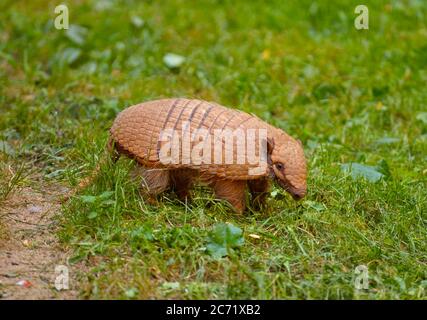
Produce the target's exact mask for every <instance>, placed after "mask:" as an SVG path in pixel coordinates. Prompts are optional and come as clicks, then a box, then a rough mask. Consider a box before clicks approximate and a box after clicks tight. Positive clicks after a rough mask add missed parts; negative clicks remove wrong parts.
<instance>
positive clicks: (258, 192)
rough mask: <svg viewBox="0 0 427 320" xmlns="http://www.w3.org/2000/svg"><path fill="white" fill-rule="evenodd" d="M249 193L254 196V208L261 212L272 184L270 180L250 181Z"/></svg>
mask: <svg viewBox="0 0 427 320" xmlns="http://www.w3.org/2000/svg"><path fill="white" fill-rule="evenodd" d="M248 187H249V192H250V194H251V196H252V203H253V207H254V208H255V209H256V210H259V209H260V208H261V207H263V206H264V205H265V202H266V198H267V195H268V189H269V187H270V183H269V181H268V179H264V178H263V179H256V180H249V181H248Z"/></svg>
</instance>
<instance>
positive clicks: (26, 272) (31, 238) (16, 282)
mask: <svg viewBox="0 0 427 320" xmlns="http://www.w3.org/2000/svg"><path fill="white" fill-rule="evenodd" d="M64 192H66V190H64V188H63V187H60V186H59V187H58V186H57V185H49V186H43V188H40V190H36V189H34V188H30V187H26V188H22V189H20V190H17V191H16V192H14V194H13V195H11V196H10V197H9V198H8V199H7V200H6V201H4V202H2V203H0V299H75V298H77V297H78V285H77V280H78V277H79V273H80V272H81V266H78V265H69V264H68V263H67V259H68V258H69V255H70V253H68V252H66V251H64V250H63V248H61V246H60V245H59V242H58V239H57V238H56V236H55V234H56V233H55V230H56V228H57V225H56V220H55V216H57V215H58V214H61V205H60V196H61V195H63V194H64ZM58 266H59V267H58ZM61 266H64V267H61ZM65 268H67V269H65ZM67 270H68V276H69V282H68V286H69V289H68V290H57V289H56V288H55V280H56V281H57V284H58V283H59V284H60V285H62V286H64V285H66V282H64V281H62V280H61V279H64V277H65V276H66V273H67ZM58 276H59V278H58Z"/></svg>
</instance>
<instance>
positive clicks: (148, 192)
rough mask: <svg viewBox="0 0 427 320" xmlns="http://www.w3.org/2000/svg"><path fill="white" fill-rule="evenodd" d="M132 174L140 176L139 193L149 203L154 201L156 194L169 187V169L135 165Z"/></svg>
mask: <svg viewBox="0 0 427 320" xmlns="http://www.w3.org/2000/svg"><path fill="white" fill-rule="evenodd" d="M133 174H134V175H138V176H140V177H141V178H142V181H141V189H140V190H141V194H142V196H143V197H144V198H146V199H147V200H148V202H150V203H155V202H156V197H157V195H159V194H160V193H162V192H164V191H166V190H167V189H168V188H169V187H170V174H169V170H165V169H150V168H144V167H142V166H137V167H136V168H135V171H134V173H133Z"/></svg>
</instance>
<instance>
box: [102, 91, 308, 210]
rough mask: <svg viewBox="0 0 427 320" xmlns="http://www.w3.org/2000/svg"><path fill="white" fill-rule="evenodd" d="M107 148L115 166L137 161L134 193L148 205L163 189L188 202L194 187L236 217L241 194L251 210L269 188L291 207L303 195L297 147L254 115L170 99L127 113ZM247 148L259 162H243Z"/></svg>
mask: <svg viewBox="0 0 427 320" xmlns="http://www.w3.org/2000/svg"><path fill="white" fill-rule="evenodd" d="M165 133H167V135H166V138H165ZM225 133H227V134H225ZM230 134H231V137H230ZM196 136H197V138H196ZM185 138H187V140H188V141H186V139H185ZM227 139H228V140H227ZM242 139H243V140H242ZM172 142H174V143H172ZM184 142H185V143H184ZM109 145H110V146H111V151H113V152H114V153H115V155H116V158H118V156H120V155H122V154H124V155H126V156H128V157H131V158H134V159H135V160H136V162H137V163H138V165H139V174H140V175H141V176H142V178H143V179H142V180H143V183H141V189H142V190H143V191H144V192H143V193H144V194H145V195H146V196H148V197H149V198H150V199H153V198H156V196H157V195H159V194H160V193H162V192H164V191H166V190H167V189H172V190H175V192H176V193H177V195H178V197H179V198H181V199H185V198H188V197H190V189H191V187H192V186H193V184H194V182H195V181H201V182H204V183H206V184H207V185H209V186H210V187H212V188H213V190H214V194H215V195H216V197H217V198H218V199H222V200H226V201H228V202H229V203H230V204H231V205H232V207H233V208H234V209H235V210H236V211H237V212H243V211H244V210H245V208H246V189H249V193H250V195H251V197H252V203H253V204H254V205H256V206H258V207H259V206H262V205H264V204H265V200H266V196H267V194H268V189H269V185H270V183H269V181H271V180H273V181H275V182H277V183H278V185H279V186H281V187H282V188H283V189H285V190H286V191H287V192H289V193H290V194H291V195H292V196H293V197H294V199H301V198H302V197H304V196H305V194H306V192H307V186H306V177H307V168H306V160H305V156H304V151H303V147H302V143H301V142H300V141H299V140H297V139H294V138H292V137H291V136H290V135H288V134H287V133H285V132H284V131H283V130H281V129H278V128H275V127H274V126H271V125H270V124H268V123H266V122H264V121H262V120H261V119H260V118H258V117H256V116H255V115H251V114H248V113H245V112H243V111H240V110H237V109H231V108H227V107H224V106H221V105H219V104H217V103H213V102H207V101H203V100H198V99H184V98H176V99H162V100H154V101H148V102H144V103H141V104H137V105H134V106H131V107H128V108H127V109H124V110H123V111H122V112H120V113H119V114H118V115H117V117H116V119H115V120H114V123H113V125H112V127H111V129H110V144H109ZM218 146H219V147H218ZM166 147H168V148H166ZM196 147H197V150H196V151H197V152H194V149H195V148H196ZM249 147H251V148H252V149H253V150H251V152H252V153H253V154H252V156H253V155H255V156H258V160H259V161H248V159H249V157H248V156H247V155H246V156H245V155H244V153H245V152H248V149H249ZM245 148H246V149H245ZM164 150H167V152H163V151H164ZM172 153H173V154H174V157H171V154H172ZM263 153H265V157H263ZM194 155H196V156H194ZM192 156H194V157H192ZM227 156H229V157H228V159H226V158H227ZM171 159H172V160H174V161H171ZM201 159H202V160H201Z"/></svg>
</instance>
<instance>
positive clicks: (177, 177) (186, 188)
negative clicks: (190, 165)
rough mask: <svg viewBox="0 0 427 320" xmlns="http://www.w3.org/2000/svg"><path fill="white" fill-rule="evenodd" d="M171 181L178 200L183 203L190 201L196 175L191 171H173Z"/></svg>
mask: <svg viewBox="0 0 427 320" xmlns="http://www.w3.org/2000/svg"><path fill="white" fill-rule="evenodd" d="M170 179H171V186H172V188H173V190H174V191H175V193H176V195H177V196H178V198H179V199H180V200H181V201H183V202H185V201H186V200H190V199H191V194H190V190H191V188H192V187H193V184H194V173H193V172H192V171H191V170H189V169H176V170H171V172H170Z"/></svg>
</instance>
